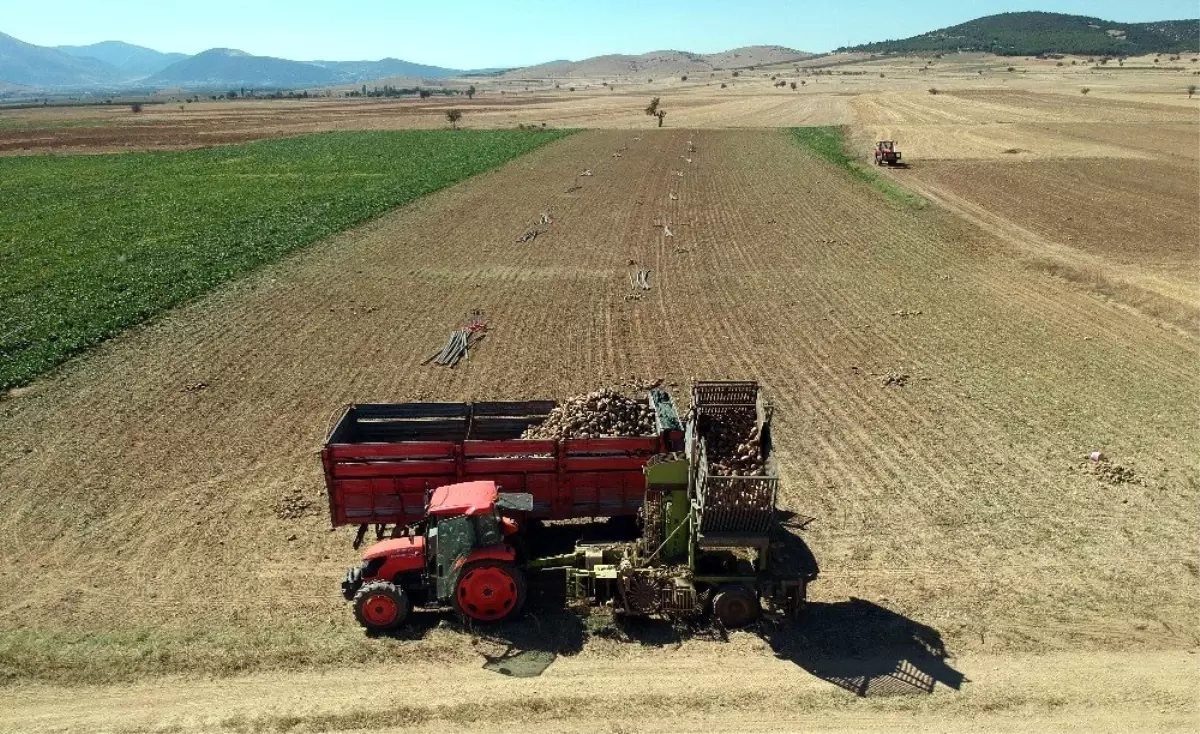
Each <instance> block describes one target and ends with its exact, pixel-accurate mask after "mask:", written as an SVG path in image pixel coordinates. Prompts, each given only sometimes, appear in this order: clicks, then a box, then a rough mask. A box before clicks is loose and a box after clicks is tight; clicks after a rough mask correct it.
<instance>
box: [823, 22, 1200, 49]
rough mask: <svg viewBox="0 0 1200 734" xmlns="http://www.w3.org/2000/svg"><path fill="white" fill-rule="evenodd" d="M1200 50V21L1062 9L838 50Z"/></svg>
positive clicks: (952, 27) (970, 24)
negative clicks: (1133, 18) (1137, 19)
mask: <svg viewBox="0 0 1200 734" xmlns="http://www.w3.org/2000/svg"><path fill="white" fill-rule="evenodd" d="M1198 49H1200V20H1165V21H1157V22H1153V23H1116V22H1113V21H1109V20H1102V19H1100V18H1090V17H1087V16H1082V15H1064V14H1061V13H1040V12H1025V13H1001V14H999V15H989V16H986V17H983V18H977V19H975V20H972V21H968V22H966V23H962V24H960V25H956V26H951V27H949V28H942V29H939V30H936V31H930V32H929V33H923V34H921V35H919V36H913V37H911V38H905V39H900V40H887V41H878V42H875V43H867V44H863V45H861V46H851V47H848V48H842V49H838V50H839V51H864V52H869V53H900V54H905V53H940V52H949V51H986V52H989V53H994V54H999V55H1002V56H1033V55H1037V54H1043V53H1062V54H1097V55H1099V54H1111V55H1128V56H1133V55H1138V54H1145V53H1156V52H1161V53H1171V52H1175V53H1179V52H1186V51H1196V50H1198Z"/></svg>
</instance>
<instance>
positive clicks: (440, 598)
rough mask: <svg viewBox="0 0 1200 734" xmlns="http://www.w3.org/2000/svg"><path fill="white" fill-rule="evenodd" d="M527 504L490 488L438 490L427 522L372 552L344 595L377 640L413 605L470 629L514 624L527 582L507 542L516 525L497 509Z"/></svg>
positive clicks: (485, 484)
mask: <svg viewBox="0 0 1200 734" xmlns="http://www.w3.org/2000/svg"><path fill="white" fill-rule="evenodd" d="M530 503H531V497H530V495H528V494H502V493H500V492H499V491H498V490H497V489H496V484H495V482H490V481H480V482H464V483H461V484H453V485H450V486H446V487H441V488H439V489H437V490H434V492H433V493H432V495H430V497H429V505H428V509H427V514H426V520H425V522H423V523H420V524H418V525H414V526H412V527H411V528H410V532H409V534H407V535H405V536H403V537H398V538H390V539H388V540H382V541H380V542H378V543H376V544H374V545H373V546H371V547H370V548H368V549H367V550H366V552H365V553H364V554H363V561H362V564H361V565H359V566H356V567H354V568H351V569H350V570H349V571H348V572H347V573H346V578H345V579H344V580H343V581H342V595H343V596H345V597H346V599H347V601H353V602H354V616H355V617H357V618H358V621H359V623H360V624H362V626H363V627H365V628H367V629H368V630H370V631H372V632H377V633H378V632H389V631H391V630H394V629H396V628H398V627H400V626H401V625H403V624H404V622H405V620H406V619H407V618H408V615H409V612H411V611H412V608H413V606H414V605H416V606H418V607H421V608H425V609H442V608H446V607H450V608H453V609H454V610H455V611H456V612H458V614H459V615H460V616H461V617H462V618H463V619H464V620H466V621H472V622H499V621H503V620H505V619H509V618H511V617H513V616H515V615H517V614H518V613H519V612H520V610H521V606H522V605H523V604H524V603H525V577H524V574H523V573H522V572H521V570H520V568H518V565H517V563H518V560H517V551H516V548H515V547H514V546H513V545H512V544H511V543H510V542H509V541H510V539H512V536H514V535H515V534H516V532H517V523H516V521H515V520H513V519H511V518H508V517H501V516H500V509H501V508H502V507H503V508H510V509H512V510H516V511H528V510H529V509H530Z"/></svg>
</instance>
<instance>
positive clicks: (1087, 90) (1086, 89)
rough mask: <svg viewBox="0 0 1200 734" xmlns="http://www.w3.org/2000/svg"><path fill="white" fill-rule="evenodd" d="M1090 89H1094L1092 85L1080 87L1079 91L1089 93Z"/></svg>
mask: <svg viewBox="0 0 1200 734" xmlns="http://www.w3.org/2000/svg"><path fill="white" fill-rule="evenodd" d="M1090 91H1092V88H1091V87H1084V88H1083V89H1080V90H1079V93H1080V94H1087V93H1088V92H1090Z"/></svg>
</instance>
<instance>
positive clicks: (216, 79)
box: [0, 12, 1200, 93]
mask: <svg viewBox="0 0 1200 734" xmlns="http://www.w3.org/2000/svg"><path fill="white" fill-rule="evenodd" d="M838 50H839V51H865V52H870V53H897V54H908V53H931V52H932V53H939V52H946V51H968V50H969V51H986V52H990V53H996V54H1001V55H1022V56H1024V55H1034V54H1044V53H1064V54H1065V53H1071V54H1089V55H1100V54H1111V55H1135V54H1143V53H1151V52H1174V53H1180V52H1184V51H1198V50H1200V20H1167V21H1159V22H1154V23H1117V22H1114V21H1107V20H1102V19H1100V18H1091V17H1087V16H1080V15H1063V14H1060V13H1041V12H1021V13H1001V14H999V15H990V16H986V17H983V18H977V19H975V20H972V21H969V22H967V23H962V24H959V25H956V26H951V27H949V28H942V29H939V30H936V31H930V32H928V33H923V34H921V35H918V36H913V37H911V38H906V39H901V40H889V41H879V42H876V43H868V44H864V45H861V46H854V47H849V48H843V49H838ZM812 55H813V54H808V53H805V52H803V51H796V50H795V49H791V48H787V47H784V46H747V47H743V48H737V49H733V50H730V51H725V52H721V53H715V54H695V53H689V52H686V51H653V52H650V53H646V54H640V55H627V54H609V55H605V56H596V57H593V58H590V59H584V60H582V61H565V60H562V61H551V62H548V63H545V64H539V65H537V66H530V67H525V68H523V69H513V70H507V71H504V70H475V71H474V72H470V71H463V70H460V69H449V68H444V67H438V66H426V65H422V64H415V63H412V62H409V61H402V60H400V59H395V58H386V59H381V60H379V61H292V60H289V59H280V58H274V57H271V56H254V55H252V54H248V53H246V52H244V51H238V50H236V49H228V48H212V49H209V50H207V51H204V52H201V53H198V54H196V55H195V56H187V55H184V54H177V53H162V52H159V51H155V50H154V49H149V48H145V47H142V46H134V45H131V44H128V43H122V42H120V41H104V42H102V43H95V44H91V45H89V46H58V47H53V48H52V47H48V46H36V45H34V44H31V43H25V42H24V41H21V40H19V39H16V38H13V37H12V36H8V35H5V34H3V33H0V92H4V90H18V91H19V92H20V93H26V92H28V91H32V90H57V91H68V90H94V91H99V90H119V89H130V90H148V89H161V88H164V87H170V88H184V89H196V90H202V89H203V90H208V89H224V88H228V87H242V86H244V87H252V88H257V89H272V88H275V89H278V88H283V89H287V88H300V87H314V86H325V85H334V84H356V83H361V82H369V81H374V80H379V79H387V78H390V79H395V78H418V79H444V78H447V77H452V76H459V75H462V74H469V73H482V72H484V71H488V72H495V73H504V74H505V76H507V77H510V78H511V77H518V78H520V77H525V78H547V77H577V76H610V77H614V78H619V77H626V78H629V77H638V76H642V75H645V76H647V78H652V77H654V76H655V75H659V76H665V75H669V74H687V73H693V72H695V73H699V72H705V71H715V70H717V69H737V68H745V67H750V66H759V65H767V64H777V63H785V62H789V61H797V60H800V59H804V58H808V57H810V56H812Z"/></svg>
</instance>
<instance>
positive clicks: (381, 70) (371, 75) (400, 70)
mask: <svg viewBox="0 0 1200 734" xmlns="http://www.w3.org/2000/svg"><path fill="white" fill-rule="evenodd" d="M309 63H312V64H315V65H317V66H322V67H324V68H326V69H329V70H330V71H332V72H334V73H335V74H337V75H339V77H341V78H342V81H345V82H357V81H369V80H371V79H383V78H385V77H405V78H418V79H444V78H446V77H451V76H458V75H459V74H462V73H463V71H462V70H461V69H447V68H445V67H441V66H426V65H425V64H414V63H413V62H411V61H404V60H402V59H393V58H386V59H380V60H379V61H312V62H309Z"/></svg>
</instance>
